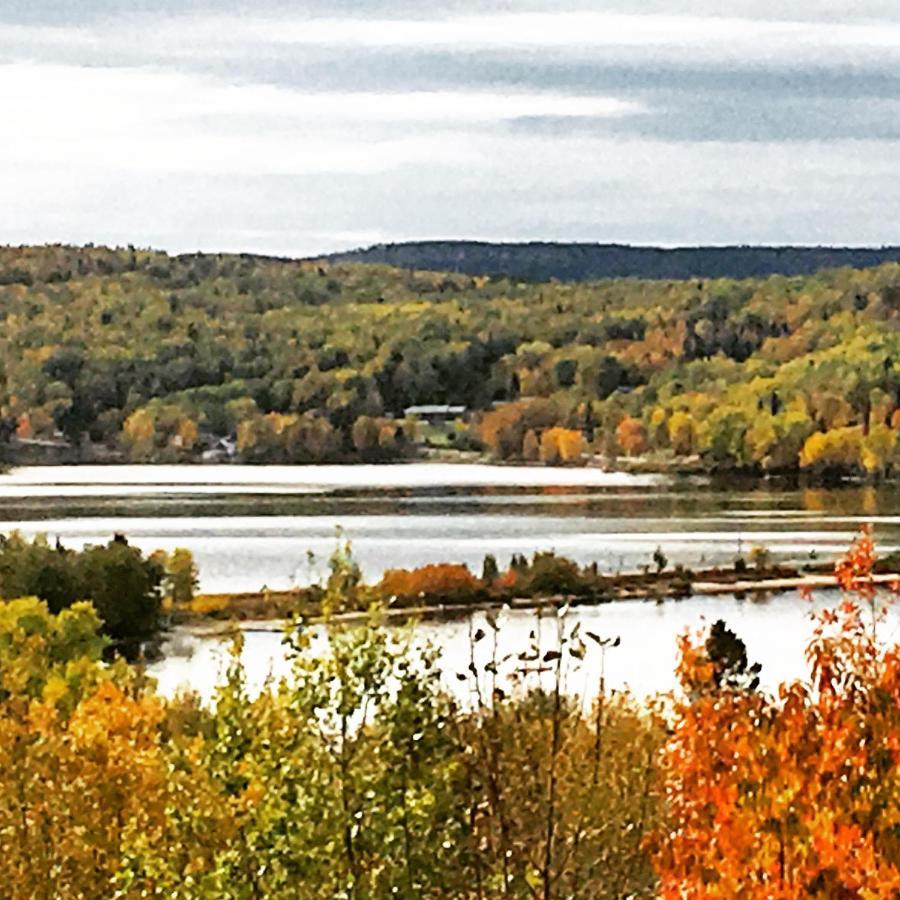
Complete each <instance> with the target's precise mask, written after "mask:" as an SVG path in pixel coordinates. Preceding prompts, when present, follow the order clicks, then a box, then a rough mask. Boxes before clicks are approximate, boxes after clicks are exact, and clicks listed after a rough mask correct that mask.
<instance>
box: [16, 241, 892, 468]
mask: <svg viewBox="0 0 900 900" xmlns="http://www.w3.org/2000/svg"><path fill="white" fill-rule="evenodd" d="M441 404H443V405H449V406H455V407H464V408H465V411H464V412H463V413H462V414H460V415H458V416H457V415H456V413H454V416H456V418H457V421H455V422H452V423H450V424H449V425H444V426H443V428H439V427H438V423H436V422H434V421H432V422H431V423H427V424H426V421H424V420H423V417H422V416H419V417H418V419H415V418H413V415H412V414H410V415H407V413H406V411H407V410H408V408H409V407H411V406H421V405H425V406H429V405H430V406H434V405H441ZM898 436H900V265H898V264H897V263H886V264H884V265H882V266H879V267H876V268H871V269H861V270H856V269H850V268H841V269H832V270H826V271H821V272H817V273H815V274H813V275H806V276H795V277H784V276H780V275H776V276H771V277H769V278H764V279H746V280H734V279H709V278H704V279H699V278H695V279H690V280H680V281H677V280H675V281H662V280H645V281H639V280H635V279H625V280H605V281H585V282H575V283H546V282H544V283H531V282H527V281H522V280H520V279H509V278H502V277H488V276H469V275H465V274H459V273H456V274H454V273H435V272H427V271H413V270H409V269H397V268H389V267H387V266H379V265H362V264H359V263H353V264H349V263H331V262H327V261H315V262H309V261H307V262H304V261H299V260H279V259H267V258H262V257H254V256H236V255H227V254H190V255H183V256H177V257H172V256H167V255H166V254H164V253H159V252H154V251H148V250H137V249H133V248H127V249H120V250H112V249H107V248H102V247H83V248H79V247H62V246H48V247H25V248H12V247H9V248H2V247H0V450H4V449H5V450H6V451H8V452H9V453H10V456H11V457H12V458H13V459H14V460H15V459H16V453H22V452H24V451H25V450H26V449H29V448H30V450H29V452H32V451H34V452H37V451H36V450H35V448H36V447H44V446H46V445H48V444H49V445H51V446H56V445H59V444H61V443H66V444H67V445H69V446H70V447H76V448H79V450H78V452H79V453H81V452H82V451H84V452H85V454H86V455H85V456H83V457H82V458H96V456H97V454H101V453H106V454H119V455H120V458H121V456H124V457H125V458H127V459H132V460H146V461H162V460H170V461H180V460H185V461H188V460H196V459H198V458H201V457H202V456H203V454H204V453H209V454H212V455H213V456H216V457H217V458H218V457H220V456H221V455H222V454H231V453H232V452H233V451H234V450H235V448H236V452H237V458H238V459H242V460H246V461H254V462H270V461H271V462H275V461H278V462H323V461H347V462H349V461H357V460H371V461H376V460H387V459H395V458H402V457H408V456H415V455H418V454H420V453H421V452H422V445H423V443H424V442H426V441H427V442H429V443H431V444H432V446H434V447H443V448H447V447H453V448H457V449H467V450H472V451H479V452H481V451H483V452H485V453H487V454H490V455H491V456H493V457H496V458H500V459H526V460H538V459H542V460H544V461H545V462H560V461H563V462H565V461H570V462H583V461H586V460H587V459H589V458H590V457H591V454H592V453H593V454H599V455H601V456H603V457H605V458H606V459H608V460H614V459H615V458H616V457H621V456H623V455H628V456H633V457H638V458H640V465H650V466H654V467H657V466H659V467H662V466H666V465H669V464H674V465H677V466H681V465H682V464H686V463H685V461H686V460H691V461H692V462H691V463H690V465H696V464H703V465H704V466H707V467H709V468H728V467H734V466H739V467H743V468H751V469H755V470H757V471H794V470H797V469H809V470H813V471H822V472H826V471H828V472H851V473H870V474H878V473H884V472H888V471H890V470H891V469H892V468H893V467H895V465H898V464H900V441H898V439H897V438H898ZM41 452H42V451H41ZM18 458H21V456H19V457H18Z"/></svg>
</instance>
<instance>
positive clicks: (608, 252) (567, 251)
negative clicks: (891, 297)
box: [329, 241, 900, 281]
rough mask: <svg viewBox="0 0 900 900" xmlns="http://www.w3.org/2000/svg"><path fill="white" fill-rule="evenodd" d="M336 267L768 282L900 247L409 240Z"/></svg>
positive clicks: (873, 262) (349, 255)
mask: <svg viewBox="0 0 900 900" xmlns="http://www.w3.org/2000/svg"><path fill="white" fill-rule="evenodd" d="M329 258H330V259H332V260H334V261H335V262H366V263H379V264H381V265H389V266H398V267H400V268H404V269H428V270H431V271H435V272H464V273H465V274H467V275H507V276H509V277H510V278H524V279H528V280H531V281H550V280H551V279H556V280H558V281H589V280H597V279H601V278H645V279H658V278H665V279H684V278H761V277H765V276H767V275H811V274H813V273H814V272H817V271H819V270H820V269H836V268H839V267H841V266H850V267H852V268H857V269H863V268H867V267H871V266H877V265H881V264H882V263H885V262H900V247H879V248H864V247H790V246H784V247H673V248H663V247H632V246H629V245H626V244H559V243H555V242H554V243H550V242H546V241H533V242H530V243H509V244H498V243H488V242H485V241H409V242H405V243H401V244H375V245H374V246H372V247H366V248H365V249H361V250H351V251H349V252H346V253H335V254H333V255H331V256H330V257H329Z"/></svg>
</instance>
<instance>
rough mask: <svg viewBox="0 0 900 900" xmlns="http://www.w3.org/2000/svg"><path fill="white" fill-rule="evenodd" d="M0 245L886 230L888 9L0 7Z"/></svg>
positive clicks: (670, 240)
mask: <svg viewBox="0 0 900 900" xmlns="http://www.w3.org/2000/svg"><path fill="white" fill-rule="evenodd" d="M0 116H2V121H3V129H2V132H0V137H2V140H0V242H4V243H26V242H27V243H30V242H48V241H68V242H78V243H82V242H88V241H92V242H94V243H110V244H127V243H134V244H137V245H140V246H148V245H149V246H154V247H159V248H163V249H167V250H170V251H186V250H196V249H203V250H246V251H259V252H267V253H276V254H285V255H305V254H310V253H316V252H320V251H326V250H334V249H341V248H346V247H352V246H357V245H362V244H370V243H375V242H381V241H397V240H407V239H416V238H442V237H447V238H464V237H465V238H480V239H489V240H532V239H541V240H584V241H621V242H630V243H644V244H647V243H653V244H665V245H678V244H697V243H707V244H722V243H788V242H790V243H801V244H817V243H824V244H850V245H880V244H887V243H900V3H897V2H896V0H881V2H878V0H855V2H850V0H802V2H784V0H781V2H773V0H746V2H744V0H732V2H702V0H698V2H692V3H684V2H681V3H675V2H669V0H620V2H616V0H608V2H603V3H599V2H595V3H593V4H591V3H578V2H577V0H572V3H571V5H570V4H569V3H568V2H565V0H564V2H556V3H553V2H551V0H534V2H532V0H515V2H499V0H497V2H480V3H475V2H463V0H457V2H454V0H444V2H441V3H435V2H432V0H416V2H387V0H329V2H325V0H322V2H305V3H304V2H279V0H253V2H248V3H243V4H242V3H239V2H236V0H217V2H210V3H190V2H175V0H130V2H127V3H126V2H113V0H77V2H76V0H0Z"/></svg>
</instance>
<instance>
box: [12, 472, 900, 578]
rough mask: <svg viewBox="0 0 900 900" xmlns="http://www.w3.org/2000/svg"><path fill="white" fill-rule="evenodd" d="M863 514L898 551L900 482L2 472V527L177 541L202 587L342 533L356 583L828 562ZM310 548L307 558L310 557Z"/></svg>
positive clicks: (305, 571) (81, 537)
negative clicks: (536, 567)
mask: <svg viewBox="0 0 900 900" xmlns="http://www.w3.org/2000/svg"><path fill="white" fill-rule="evenodd" d="M863 522H872V523H874V525H875V533H876V537H877V538H878V540H879V544H880V548H881V549H882V550H883V551H889V550H893V549H897V548H898V547H900V492H898V490H897V488H895V487H884V488H879V489H874V488H860V487H855V488H854V487H848V488H842V489H839V490H832V491H825V490H796V489H795V490H779V489H776V488H774V487H759V488H755V489H750V488H737V489H723V488H721V487H714V486H712V485H709V484H706V483H704V482H702V481H697V480H671V479H666V478H662V477H657V476H628V475H621V474H609V473H604V472H601V471H600V470H597V469H547V468H535V467H498V466H485V465H446V464H444V465H438V464H419V465H395V466H311V467H306V466H78V467H34V468H23V469H18V470H14V471H13V472H11V473H10V474H8V475H3V476H0V530H4V531H9V530H12V529H18V530H20V531H22V532H23V533H24V534H26V535H28V536H32V535H34V534H37V533H41V532H43V533H45V534H47V535H48V536H49V537H50V538H51V540H52V539H54V538H56V537H59V538H60V539H61V540H62V542H63V543H64V544H66V545H67V546H73V547H75V546H83V545H84V544H90V543H99V542H106V541H108V540H109V539H110V537H111V536H112V535H113V533H115V532H122V533H124V534H126V535H127V537H128V539H129V540H130V541H131V542H132V543H134V544H136V545H137V546H139V547H140V548H141V549H142V550H145V551H152V550H154V549H157V548H162V549H165V550H172V549H174V548H175V547H187V548H189V549H190V550H191V551H192V552H193V553H194V556H195V558H196V560H197V564H198V566H199V568H200V581H201V589H202V590H204V591H209V592H216V591H241V590H256V589H259V588H261V587H263V586H268V587H270V588H273V589H274V588H284V587H289V586H290V585H291V584H295V583H304V582H308V581H309V580H310V579H314V578H317V577H321V575H322V574H323V573H324V571H325V569H326V565H327V559H328V557H329V555H330V554H331V552H332V551H333V550H334V547H335V545H336V541H337V539H336V531H337V529H338V528H341V529H342V531H343V534H344V536H345V537H346V538H348V539H350V540H351V541H352V543H353V553H354V556H355V557H356V558H357V560H358V561H359V563H360V565H361V567H362V569H363V572H364V574H365V576H366V577H367V578H368V579H377V578H378V577H379V576H380V575H381V573H382V572H383V570H384V569H385V568H390V567H405V568H408V567H412V566H419V565H423V564H425V563H430V562H464V563H467V564H468V565H470V566H471V567H472V568H473V569H475V570H476V571H480V567H481V562H482V560H483V558H484V555H485V553H493V554H494V555H495V556H496V557H497V559H498V561H499V562H500V564H501V566H502V565H504V564H505V563H506V562H507V561H508V559H509V557H510V555H511V554H513V553H525V554H530V553H533V552H534V551H535V550H549V549H553V550H556V551H557V552H558V553H561V554H564V555H566V556H570V557H572V558H574V559H576V560H578V561H579V562H581V563H586V562H592V561H596V562H597V563H598V564H599V566H600V568H601V569H602V570H604V571H609V572H614V571H620V570H621V571H626V570H635V569H637V568H639V567H640V566H641V565H645V564H647V563H649V562H650V559H651V556H652V554H653V551H654V549H655V548H656V547H657V546H660V547H662V549H663V551H664V552H665V554H666V555H667V556H668V558H669V560H670V561H671V562H672V563H673V564H674V563H677V562H683V563H685V564H686V565H691V566H698V565H703V564H713V563H726V564H728V563H731V562H732V561H733V559H734V558H735V556H736V555H737V554H738V553H744V554H746V553H747V552H748V551H749V549H750V548H751V547H752V546H753V545H754V544H763V545H765V546H766V547H768V548H769V549H770V551H772V553H773V554H774V556H775V557H776V558H777V559H793V560H806V559H808V558H810V556H814V557H818V558H820V559H822V558H824V559H830V558H833V557H834V556H835V555H836V554H838V553H840V552H841V551H842V550H843V549H844V548H845V547H846V546H847V544H848V542H849V541H850V539H851V538H852V537H853V535H854V534H855V533H856V531H857V530H858V528H859V526H860V524H862V523H863ZM309 552H312V554H313V560H312V564H311V565H310V560H309V557H308V553H309Z"/></svg>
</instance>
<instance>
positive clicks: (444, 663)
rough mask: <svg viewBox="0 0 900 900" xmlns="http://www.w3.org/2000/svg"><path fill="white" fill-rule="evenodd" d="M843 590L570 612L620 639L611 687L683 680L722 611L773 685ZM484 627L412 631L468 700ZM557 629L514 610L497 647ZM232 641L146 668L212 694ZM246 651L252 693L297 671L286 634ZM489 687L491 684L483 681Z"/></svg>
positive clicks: (610, 663)
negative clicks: (679, 654) (433, 650)
mask: <svg viewBox="0 0 900 900" xmlns="http://www.w3.org/2000/svg"><path fill="white" fill-rule="evenodd" d="M837 599H838V595H837V594H836V593H828V592H823V593H821V594H818V595H816V596H815V597H814V598H813V599H812V601H807V600H802V599H801V598H800V597H799V596H798V594H797V593H795V592H789V593H782V594H776V595H775V596H773V597H771V598H769V599H768V600H766V601H764V602H752V601H744V600H737V599H735V598H733V597H719V598H710V597H694V598H691V599H688V600H683V601H669V602H666V603H662V604H656V603H650V602H635V601H629V602H619V603H611V604H606V605H603V606H597V607H580V608H576V609H573V610H572V611H571V612H570V621H571V622H572V623H574V622H576V621H577V622H581V626H582V629H585V630H591V631H594V632H595V633H597V634H599V635H602V636H604V637H619V638H620V639H621V643H620V645H619V646H618V647H616V648H615V649H610V650H608V651H606V655H605V673H604V674H605V682H606V685H607V688H608V689H609V690H626V689H628V690H630V691H631V692H632V693H634V694H636V695H637V696H641V697H643V696H649V695H651V694H656V693H659V692H664V691H668V690H671V689H673V688H674V687H675V686H676V685H675V678H674V671H675V664H676V638H677V636H678V635H679V634H682V633H683V632H684V631H685V630H686V629H691V630H696V629H700V628H705V627H707V626H708V625H709V624H711V623H712V622H713V621H715V620H716V619H719V618H721V619H724V620H725V622H726V623H727V625H728V626H729V628H731V629H732V630H734V631H735V632H737V634H738V635H739V636H740V637H741V638H742V639H743V640H744V641H745V643H746V645H747V652H748V656H749V658H750V659H751V661H755V662H761V663H762V665H763V670H762V677H761V688H762V689H763V690H769V691H771V690H774V689H775V688H776V686H777V685H778V684H779V683H780V682H783V681H787V680H792V679H796V678H805V677H806V676H807V674H808V668H807V665H806V661H805V657H804V652H805V648H806V645H807V643H808V641H809V639H810V636H811V634H812V629H813V623H812V621H811V619H810V614H811V613H812V612H813V611H814V610H818V609H822V608H823V607H827V606H831V605H833V604H834V603H835V602H836V600H837ZM477 628H482V629H484V630H485V631H487V632H488V633H489V634H492V633H493V632H491V630H490V626H489V625H488V624H487V623H486V620H485V617H484V615H483V614H482V613H476V614H474V615H473V616H471V617H466V618H463V619H460V620H457V621H450V622H424V623H420V624H419V625H418V626H417V629H416V632H415V639H416V640H417V641H420V642H431V643H433V644H434V645H435V646H436V647H438V648H439V650H440V664H441V667H442V670H443V674H444V685H445V687H446V688H447V690H449V691H451V692H453V693H455V694H456V695H457V696H458V697H459V699H460V700H462V701H464V702H467V701H468V700H470V699H471V698H470V696H469V691H470V685H469V683H468V682H461V681H460V680H458V679H457V678H456V674H457V673H464V672H466V670H467V666H468V664H469V661H470V652H471V643H470V634H471V632H472V631H473V630H475V629H477ZM555 628H556V625H555V621H554V620H551V619H550V618H549V617H548V615H547V614H546V613H545V614H544V615H543V617H538V616H537V615H536V614H535V613H533V612H529V611H523V610H519V611H508V612H506V613H504V615H503V616H502V618H501V621H500V630H499V632H498V656H499V657H503V656H505V655H506V654H510V653H519V652H521V651H523V650H525V649H527V647H528V645H529V634H530V633H531V632H532V631H536V632H537V633H538V634H540V635H541V640H542V646H543V647H545V648H549V647H551V646H553V645H554V635H555ZM881 637H882V638H883V639H884V640H886V641H892V642H895V641H897V640H898V638H900V609H898V608H897V607H896V606H895V607H894V608H893V609H892V611H891V613H890V617H889V619H888V621H887V622H886V623H885V624H884V626H883V627H882V630H881ZM228 647H229V641H228V639H227V638H223V637H203V636H198V635H197V634H193V633H191V632H188V631H184V630H181V631H176V632H175V633H174V634H173V635H172V638H171V640H170V642H169V643H168V644H167V646H166V648H165V654H166V657H165V659H163V660H162V661H161V662H159V663H157V664H155V665H153V666H151V667H150V670H149V671H150V674H151V675H153V676H154V677H155V678H157V679H158V680H159V687H160V690H161V691H163V692H164V693H166V694H169V695H171V694H173V693H175V692H176V691H177V690H178V689H180V688H190V689H193V690H195V691H197V692H198V693H199V694H200V695H201V696H202V697H204V698H205V699H207V700H208V699H210V698H211V697H212V696H213V693H214V691H215V686H216V684H218V683H220V681H221V678H222V674H223V671H224V665H225V663H226V658H227V655H228ZM589 649H590V648H589ZM475 650H476V663H477V666H478V669H479V671H480V672H482V676H481V677H482V678H484V679H486V678H488V677H489V676H487V675H485V674H484V665H485V663H487V662H488V661H489V660H490V658H491V651H492V648H491V641H490V640H484V641H482V642H480V643H478V644H477V645H476V647H475ZM241 659H242V662H243V664H244V667H245V670H246V673H247V679H248V686H249V689H250V690H251V692H257V691H259V690H261V689H262V688H263V686H264V684H265V683H266V681H267V680H268V679H270V678H273V677H274V678H278V677H282V676H286V675H288V674H289V672H290V662H289V660H288V658H287V656H286V653H285V648H284V646H283V645H282V639H281V635H280V634H279V633H272V632H250V633H247V634H246V635H245V642H244V649H243V653H242V657H241ZM511 665H512V663H510V664H507V666H506V668H503V667H502V666H501V671H500V681H501V684H502V685H503V686H505V687H506V688H507V689H508V688H509V686H510V685H509V679H508V674H509V669H510V666H511ZM599 680H600V654H599V652H598V651H594V652H589V653H588V656H587V657H586V660H585V663H584V664H583V665H581V666H580V667H578V668H576V669H575V670H573V671H572V672H571V673H570V677H569V689H570V691H571V692H572V693H578V694H581V695H582V696H583V698H584V701H585V702H589V700H590V698H591V696H593V695H594V694H595V692H596V690H597V687H598V685H599ZM484 687H485V688H487V687H488V685H487V684H486V683H485V685H484Z"/></svg>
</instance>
